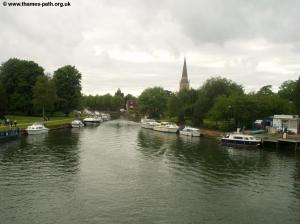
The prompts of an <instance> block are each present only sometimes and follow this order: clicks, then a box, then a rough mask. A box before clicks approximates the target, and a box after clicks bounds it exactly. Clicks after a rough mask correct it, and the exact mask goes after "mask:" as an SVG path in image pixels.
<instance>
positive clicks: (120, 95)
mask: <svg viewBox="0 0 300 224" xmlns="http://www.w3.org/2000/svg"><path fill="white" fill-rule="evenodd" d="M115 96H119V97H121V98H124V93H122V91H121V90H120V89H118V90H117V92H116V93H115Z"/></svg>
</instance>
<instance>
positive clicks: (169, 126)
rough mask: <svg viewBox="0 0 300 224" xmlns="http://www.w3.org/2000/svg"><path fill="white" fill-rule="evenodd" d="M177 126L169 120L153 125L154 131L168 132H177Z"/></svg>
mask: <svg viewBox="0 0 300 224" xmlns="http://www.w3.org/2000/svg"><path fill="white" fill-rule="evenodd" d="M178 128H179V127H178V126H177V125H176V124H173V123H169V122H161V123H160V124H159V125H156V126H154V127H153V130H154V131H161V132H168V133H177V132H178Z"/></svg>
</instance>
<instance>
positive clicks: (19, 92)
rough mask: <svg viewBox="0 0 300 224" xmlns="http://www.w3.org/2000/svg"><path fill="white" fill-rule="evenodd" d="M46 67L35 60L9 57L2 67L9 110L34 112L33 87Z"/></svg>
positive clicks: (1, 77)
mask: <svg viewBox="0 0 300 224" xmlns="http://www.w3.org/2000/svg"><path fill="white" fill-rule="evenodd" d="M43 75H44V69H43V68H42V67H41V66H39V65H38V64H37V63H35V62H33V61H26V60H20V59H17V58H12V59H9V60H8V61H6V62H4V63H3V64H2V65H1V67H0V82H1V83H2V86H3V89H4V92H5V93H6V97H7V105H8V108H7V109H8V111H11V112H16V111H19V112H22V113H25V114H32V113H33V105H32V96H33V93H32V88H33V86H34V84H35V82H36V80H37V78H38V77H39V76H43Z"/></svg>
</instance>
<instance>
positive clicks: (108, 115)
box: [101, 113, 111, 121]
mask: <svg viewBox="0 0 300 224" xmlns="http://www.w3.org/2000/svg"><path fill="white" fill-rule="evenodd" d="M101 118H102V120H103V121H109V120H110V119H111V118H110V114H105V113H102V114H101Z"/></svg>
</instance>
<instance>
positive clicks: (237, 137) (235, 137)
mask: <svg viewBox="0 0 300 224" xmlns="http://www.w3.org/2000/svg"><path fill="white" fill-rule="evenodd" d="M234 139H243V137H239V136H234Z"/></svg>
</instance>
